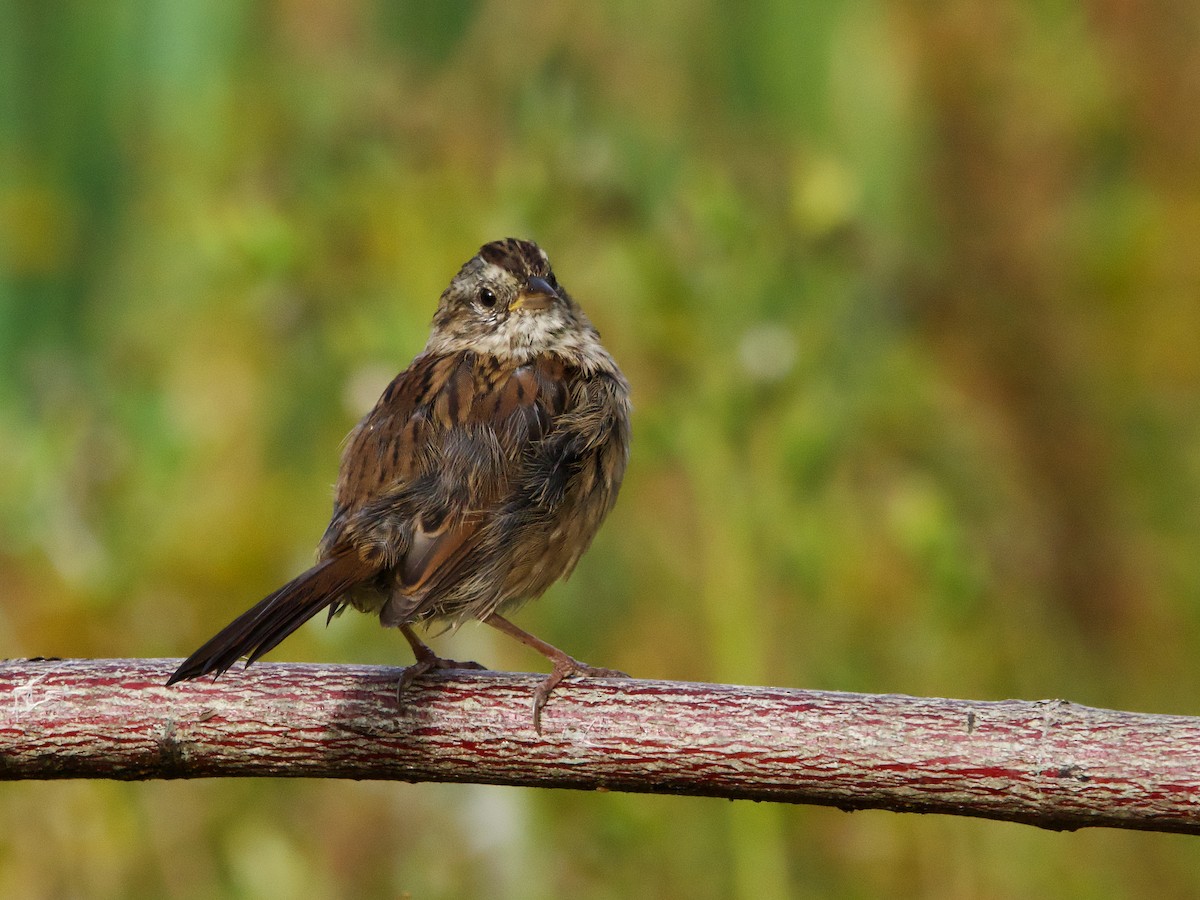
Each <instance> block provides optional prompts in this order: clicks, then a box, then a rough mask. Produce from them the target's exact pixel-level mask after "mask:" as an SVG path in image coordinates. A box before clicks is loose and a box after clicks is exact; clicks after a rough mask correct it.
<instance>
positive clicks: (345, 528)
mask: <svg viewBox="0 0 1200 900" xmlns="http://www.w3.org/2000/svg"><path fill="white" fill-rule="evenodd" d="M629 412H630V403H629V384H628V382H627V381H626V380H625V377H624V376H623V375H622V374H621V370H620V369H619V368H618V367H617V364H616V362H615V361H614V360H613V358H612V356H611V355H610V354H609V353H608V351H607V350H605V349H604V347H603V345H602V344H601V343H600V335H599V333H598V332H597V331H596V329H595V328H594V327H593V325H592V323H591V322H590V321H588V318H587V316H586V315H584V313H583V310H582V309H580V307H579V304H577V303H576V302H575V300H574V299H572V297H571V295H570V294H568V293H567V291H566V289H565V288H563V286H562V285H561V284H559V282H558V280H557V279H556V278H555V275H554V271H553V270H552V269H551V268H550V261H549V258H548V257H547V256H546V254H545V252H543V251H542V250H541V248H539V247H538V246H537V245H536V244H534V243H532V242H530V241H526V240H519V239H516V238H507V239H505V240H499V241H493V242H492V243H489V244H485V245H484V246H483V247H482V248H480V250H479V252H478V253H477V254H476V255H475V256H474V257H472V258H471V259H470V260H469V261H467V262H466V263H465V264H464V265H463V266H462V268H461V269H460V270H459V272H458V274H457V275H455V276H454V279H453V280H452V281H451V282H450V286H449V287H448V288H446V290H445V291H444V292H443V293H442V295H441V298H440V299H439V300H438V307H437V312H436V313H435V315H434V318H433V327H432V330H431V334H430V337H429V341H428V343H427V344H426V345H425V349H424V350H423V351H422V352H421V353H420V354H419V355H418V356H417V358H416V359H414V360H413V361H412V364H411V365H409V367H408V368H407V369H405V370H404V371H403V372H401V373H400V374H399V375H397V376H396V377H395V379H393V381H392V382H391V384H389V385H388V386H387V388H386V389H385V390H384V391H383V394H382V396H380V398H379V400H378V402H377V403H376V404H375V406H374V408H373V409H372V410H371V411H370V412H368V413H367V414H366V416H365V417H364V418H363V419H362V421H361V422H359V423H358V425H357V426H356V427H355V428H354V430H353V431H352V432H351V433H350V436H349V437H348V438H347V439H346V445H345V450H344V451H343V454H342V460H341V467H340V470H339V473H338V479H337V485H336V488H335V491H334V504H333V517H332V519H331V521H330V523H329V526H328V528H327V529H326V530H325V535H324V537H323V538H322V539H321V543H320V547H319V549H318V553H317V563H316V565H314V566H313V567H312V568H310V569H309V570H308V571H306V572H304V573H303V574H301V575H299V576H297V577H296V578H294V579H292V580H291V581H289V582H288V583H287V584H285V585H284V586H283V587H281V588H279V589H278V590H276V591H275V592H273V593H271V594H268V595H267V596H266V597H265V598H263V599H262V600H261V601H259V603H257V604H256V605H255V606H253V607H251V608H250V609H248V610H247V611H246V612H244V613H242V614H241V615H240V616H238V617H237V618H236V619H234V620H233V621H232V622H231V623H230V624H229V625H227V626H226V627H225V628H224V629H222V630H221V631H220V632H219V633H218V634H217V635H216V636H215V637H213V638H212V639H211V640H210V641H208V642H207V643H206V644H204V646H202V647H201V648H200V649H198V650H197V651H196V652H195V653H193V654H192V655H191V656H190V657H188V658H187V659H186V660H184V662H183V663H182V664H181V665H180V666H179V668H178V669H176V671H175V673H174V674H173V675H172V676H171V678H170V680H169V681H168V682H167V684H175V683H176V682H179V681H185V680H187V679H191V678H198V677H200V676H202V675H208V674H214V676H216V675H220V674H221V673H223V672H225V671H226V670H227V669H228V668H229V667H230V666H232V665H233V664H234V663H235V662H236V661H237V660H238V659H239V658H240V657H242V656H246V657H247V660H246V665H247V666H249V665H250V664H251V663H253V662H254V661H255V660H257V659H259V658H260V657H261V656H262V655H263V654H265V653H267V652H268V651H269V650H271V649H272V648H273V647H275V646H276V645H277V644H279V642H280V641H282V640H283V639H284V638H286V637H287V636H288V635H289V634H291V633H292V632H293V631H295V630H296V629H297V628H299V627H300V625H302V624H303V623H304V622H306V621H307V620H308V619H310V618H312V617H313V616H315V615H317V614H318V613H319V612H321V611H323V610H328V619H327V622H328V621H329V620H332V619H333V617H334V616H335V615H337V614H338V613H340V612H341V611H342V610H344V609H345V608H346V607H353V608H354V609H357V610H359V611H361V612H365V613H372V614H377V615H378V616H379V621H380V623H381V624H382V625H384V626H394V627H396V628H399V629H400V633H401V634H402V635H404V637H405V639H406V640H407V641H408V643H409V645H410V646H411V647H412V650H413V654H414V655H415V657H416V663H415V665H413V666H410V667H408V668H407V669H406V670H405V673H404V676H403V678H402V679H401V682H400V685H399V688H398V690H400V691H402V690H403V689H404V687H406V686H407V685H408V684H409V683H411V682H412V680H413V679H414V678H416V677H417V676H419V675H421V674H423V673H425V672H428V671H430V670H432V669H434V668H457V667H464V666H469V667H476V668H481V667H480V666H478V664H476V663H457V662H455V661H454V660H447V659H442V658H440V657H438V656H437V655H436V654H435V653H434V652H433V650H432V649H430V648H429V647H428V646H427V645H426V644H425V643H424V642H423V641H422V640H421V639H420V638H418V637H417V635H416V633H415V632H414V631H413V627H414V626H416V625H428V624H430V623H434V622H441V623H444V624H445V625H446V626H447V627H449V628H456V627H458V626H459V625H460V624H462V623H463V622H465V621H467V620H470V619H476V620H479V621H481V622H485V623H487V624H488V625H491V626H492V627H494V628H496V629H498V630H499V631H502V632H504V633H505V634H507V635H510V636H511V637H514V638H516V639H517V640H518V641H521V642H522V643H524V644H526V645H527V646H529V647H531V648H533V649H535V650H537V651H538V652H540V653H542V654H543V655H545V656H546V658H547V659H548V660H549V661H550V663H551V665H552V671H551V673H550V675H549V677H547V678H546V679H545V680H544V681H543V682H541V683H540V685H539V686H538V687H537V688H536V690H535V691H534V697H533V717H534V725H535V727H536V728H537V729H538V730H539V731H540V730H541V712H542V708H543V707H544V706H545V704H546V701H547V699H548V698H549V697H550V694H551V692H552V691H553V690H554V689H555V687H557V686H558V684H559V683H560V682H561V681H562V680H563V679H564V678H568V677H575V676H613V677H617V676H623V673H621V672H615V671H613V670H610V669H600V668H596V667H593V666H589V665H586V664H584V663H582V662H580V661H579V660H577V659H574V658H572V657H570V656H568V655H567V654H566V653H564V652H563V651H562V650H559V649H558V648H556V647H553V646H551V645H550V644H548V643H546V642H545V641H542V640H540V639H539V638H537V637H535V636H534V635H532V634H529V633H528V632H526V631H524V630H522V629H520V628H518V627H517V626H516V625H514V624H513V623H512V622H510V621H509V620H508V619H507V618H505V617H504V615H503V614H504V613H507V612H509V611H511V610H513V609H515V608H516V607H517V606H519V605H520V604H522V603H523V602H525V601H527V600H530V599H533V598H535V597H538V596H539V595H541V594H542V593H543V592H544V591H545V590H546V589H547V588H548V587H550V585H551V584H553V583H554V582H555V581H557V580H558V579H559V578H565V577H567V576H568V575H570V573H571V571H572V570H573V569H574V568H575V564H576V563H577V562H579V558H580V557H581V556H582V555H583V553H584V551H585V550H587V548H588V545H589V544H591V542H592V538H593V537H595V535H596V531H597V530H598V529H599V527H600V524H601V522H603V521H604V518H605V516H606V515H608V512H609V510H611V509H612V507H613V504H614V502H615V501H616V498H617V492H618V490H619V489H620V487H621V480H622V478H623V476H624V474H625V466H626V463H627V462H628V459H629V441H630V426H629Z"/></svg>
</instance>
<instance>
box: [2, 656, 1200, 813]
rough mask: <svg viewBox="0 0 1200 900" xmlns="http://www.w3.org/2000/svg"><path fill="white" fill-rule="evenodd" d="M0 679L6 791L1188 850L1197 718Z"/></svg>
mask: <svg viewBox="0 0 1200 900" xmlns="http://www.w3.org/2000/svg"><path fill="white" fill-rule="evenodd" d="M176 663H177V661H176V660H46V661H34V660H31V661H25V660H13V661H8V662H4V663H0V698H2V699H0V780H15V779H38V778H115V779H125V780H135V779H148V778H197V777H216V776H289V777H311V778H356V779H363V778H375V779H396V780H402V781H459V782H484V783H493V784H512V785H528V786H539V787H563V788H577V789H585V790H623V791H641V792H647V793H673V794H694V795H703V796H712V797H729V798H745V799H754V800H777V801H785V802H791V803H818V804H825V805H830V806H837V807H841V808H842V809H860V808H867V807H874V808H880V809H890V810H895V811H908V812H940V813H951V814H956V815H969V816H983V817H987V818H993V819H1007V820H1011V821H1016V822H1026V823H1028V824H1031V825H1038V826H1040V827H1043V828H1052V829H1073V828H1081V827H1085V826H1089V825H1103V826H1111V827H1116V828H1139V829H1146V830H1156V831H1179V832H1190V833H1200V719H1198V718H1191V717H1185V716H1161V715H1149V714H1143V713H1130V712H1117V711H1112V710H1102V709H1091V708H1088V707H1084V706H1078V705H1076V704H1073V703H1068V702H1066V701H1063V700H1042V701H1036V702H1028V701H1020V700H1006V701H1002V702H984V701H973V700H939V699H924V698H917V697H905V696H898V695H866V694H841V693H828V692H817V691H801V690H790V689H785V688H758V687H736V686H729V685H713V684H690V683H679V682H663V681H640V680H609V679H603V680H601V679H593V680H588V681H586V682H570V683H567V684H564V685H563V686H562V687H561V688H560V689H559V690H558V691H556V692H555V693H554V695H553V696H552V697H551V700H550V703H549V704H548V705H547V707H546V709H545V712H544V714H543V729H544V733H543V734H542V735H540V736H539V735H538V734H537V733H536V732H535V731H534V730H533V727H532V717H531V711H530V704H531V698H532V695H533V688H534V687H535V685H536V684H537V683H538V681H540V679H541V676H536V677H535V676H529V675H515V674H503V673H497V672H454V673H447V674H442V675H437V676H431V677H427V678H422V679H419V680H418V681H417V682H416V683H415V684H414V685H413V687H412V688H411V689H410V691H409V693H407V694H406V695H405V696H404V698H403V704H402V706H401V708H399V709H398V708H397V705H396V696H395V687H396V679H397V677H398V675H399V671H400V670H398V669H386V668H372V667H365V666H317V665H296V664H279V663H276V664H269V663H260V664H258V665H256V666H255V667H254V668H252V669H250V670H248V671H242V670H240V669H239V670H235V671H233V672H231V673H229V674H228V675H226V676H225V677H224V678H223V679H222V680H220V681H218V682H215V683H214V682H211V681H207V680H205V681H203V682H190V683H187V684H181V685H176V686H174V687H171V688H168V687H165V686H164V682H165V681H166V679H167V676H168V675H169V674H170V672H171V671H172V670H173V669H174V667H175V665H176Z"/></svg>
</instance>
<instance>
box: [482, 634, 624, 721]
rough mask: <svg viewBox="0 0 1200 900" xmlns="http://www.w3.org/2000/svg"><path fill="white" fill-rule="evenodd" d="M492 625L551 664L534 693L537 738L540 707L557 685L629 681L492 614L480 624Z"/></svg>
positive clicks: (534, 718)
mask: <svg viewBox="0 0 1200 900" xmlns="http://www.w3.org/2000/svg"><path fill="white" fill-rule="evenodd" d="M483 621H484V622H486V623H487V624H489V625H491V626H492V627H493V628H495V629H496V630H497V631H502V632H504V633H505V634H507V635H508V636H509V637H514V638H516V639H517V640H518V641H520V642H521V643H522V644H524V645H525V646H526V647H532V648H533V649H534V650H536V651H537V652H538V653H540V654H542V656H544V657H546V659H548V660H550V662H551V664H552V666H553V669H552V671H551V672H550V676H549V677H548V678H547V679H546V680H545V681H543V682H542V683H541V684H539V685H538V686H537V689H536V690H535V691H534V692H533V727H534V729H535V730H536V731H537V733H538V734H541V733H542V707H544V706H545V705H546V701H547V700H549V699H550V693H551V692H552V691H553V690H554V689H555V688H556V687H558V685H559V682H561V681H562V680H563V679H564V678H573V677H587V678H628V677H629V676H628V675H626V674H625V673H624V672H618V671H617V670H616V669H601V668H598V667H596V666H589V665H588V664H587V663H582V662H580V661H579V660H577V659H575V658H574V657H572V656H567V654H565V653H563V652H562V651H561V650H559V649H558V648H557V647H555V646H554V645H552V644H547V643H546V642H545V641H543V640H542V639H541V638H539V637H534V636H533V635H532V634H530V633H529V632H528V631H525V630H524V629H521V628H518V627H517V626H516V625H514V624H513V623H512V622H510V621H508V619H506V618H504V617H503V616H498V615H496V614H495V613H492V614H491V615H490V616H488V617H487V618H486V619H484V620H483Z"/></svg>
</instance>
